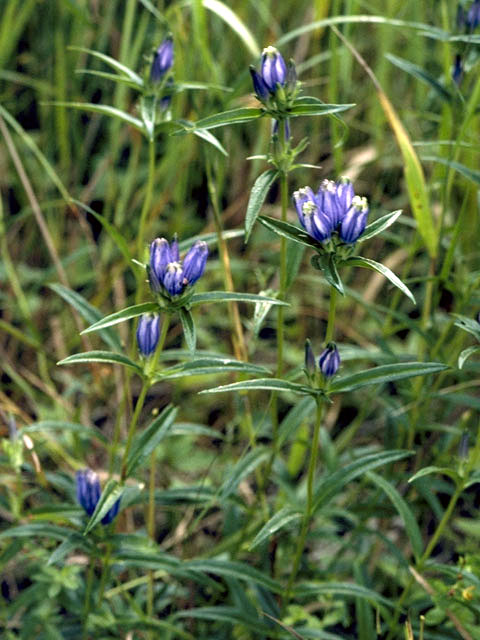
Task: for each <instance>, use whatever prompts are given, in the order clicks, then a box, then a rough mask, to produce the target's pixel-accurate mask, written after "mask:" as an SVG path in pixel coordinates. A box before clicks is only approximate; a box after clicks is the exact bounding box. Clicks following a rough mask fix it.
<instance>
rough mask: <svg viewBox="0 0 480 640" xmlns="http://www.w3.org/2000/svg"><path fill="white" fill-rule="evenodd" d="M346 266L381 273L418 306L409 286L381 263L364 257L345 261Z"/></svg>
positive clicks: (353, 257)
mask: <svg viewBox="0 0 480 640" xmlns="http://www.w3.org/2000/svg"><path fill="white" fill-rule="evenodd" d="M345 264H348V265H350V266H352V267H364V268H365V269H371V270H372V271H376V272H377V273H381V274H382V276H384V277H385V278H387V280H390V282H391V283H392V284H393V285H395V286H396V287H397V288H398V289H400V291H401V292H402V293H403V294H405V295H406V296H407V298H410V300H411V301H412V302H413V304H416V302H415V298H414V297H413V293H412V292H411V291H410V289H409V288H408V287H407V285H405V284H403V282H402V281H401V280H400V278H399V277H398V276H396V275H395V274H394V273H393V271H391V270H390V269H389V268H388V267H386V266H385V265H383V264H381V263H380V262H375V260H370V258H363V257H362V256H352V257H350V258H347V260H345Z"/></svg>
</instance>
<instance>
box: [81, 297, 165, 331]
mask: <svg viewBox="0 0 480 640" xmlns="http://www.w3.org/2000/svg"><path fill="white" fill-rule="evenodd" d="M153 311H159V307H158V304H157V303H156V302H142V304H134V305H133V306H132V307H127V308H126V309H122V310H121V311H116V312H115V313H111V314H110V315H108V316H105V317H104V318H102V319H101V320H99V321H98V322H95V323H94V324H92V325H90V326H89V327H87V328H86V329H84V330H83V331H82V332H81V333H82V334H83V333H91V332H92V331H99V330H100V329H105V327H111V326H113V325H114V324H119V323H120V322H125V320H130V319H131V318H137V317H138V316H141V315H142V314H143V313H151V312H153Z"/></svg>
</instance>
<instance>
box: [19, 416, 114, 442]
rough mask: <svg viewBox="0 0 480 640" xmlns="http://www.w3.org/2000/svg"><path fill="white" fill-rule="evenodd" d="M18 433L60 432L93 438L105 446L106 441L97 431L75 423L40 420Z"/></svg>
mask: <svg viewBox="0 0 480 640" xmlns="http://www.w3.org/2000/svg"><path fill="white" fill-rule="evenodd" d="M19 431H20V433H42V432H44V431H62V432H68V431H70V432H72V433H75V434H78V435H79V436H80V437H81V438H95V439H96V440H98V441H100V442H101V443H102V444H107V443H108V440H107V438H106V437H105V436H104V435H103V433H102V432H101V431H99V430H98V429H94V428H92V427H87V426H85V425H83V424H76V423H75V422H65V421H64V420H40V421H39V422H32V424H29V425H27V426H26V427H22V428H21V429H20V430H19Z"/></svg>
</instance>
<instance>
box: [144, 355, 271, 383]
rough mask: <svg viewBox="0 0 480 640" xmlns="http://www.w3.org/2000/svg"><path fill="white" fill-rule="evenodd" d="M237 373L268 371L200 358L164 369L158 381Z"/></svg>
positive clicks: (225, 360)
mask: <svg viewBox="0 0 480 640" xmlns="http://www.w3.org/2000/svg"><path fill="white" fill-rule="evenodd" d="M232 371H235V372H236V371H238V372H240V373H245V374H251V375H253V374H261V373H263V374H268V373H270V371H269V370H268V369H267V368H266V367H262V366H259V365H254V364H250V363H249V362H242V361H240V360H230V359H228V358H224V359H223V360H219V359H215V360H211V359H209V358H200V359H198V360H195V361H193V362H186V363H184V364H182V365H176V366H174V367H170V368H169V369H164V370H163V371H162V372H161V373H160V374H159V375H158V376H157V379H158V380H174V379H175V378H185V377H189V376H198V375H211V374H216V373H229V372H232Z"/></svg>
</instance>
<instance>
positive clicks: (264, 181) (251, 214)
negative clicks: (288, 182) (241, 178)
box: [245, 169, 278, 242]
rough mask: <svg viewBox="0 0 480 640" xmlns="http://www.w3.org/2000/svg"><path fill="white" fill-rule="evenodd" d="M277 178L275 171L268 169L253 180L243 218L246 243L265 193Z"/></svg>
mask: <svg viewBox="0 0 480 640" xmlns="http://www.w3.org/2000/svg"><path fill="white" fill-rule="evenodd" d="M277 176H278V171H277V170H276V169H268V171H265V172H264V173H262V174H260V175H259V176H258V178H257V179H256V180H255V183H254V185H253V187H252V190H251V191H250V198H249V200H248V205H247V213H246V216H245V242H248V238H249V237H250V233H251V231H252V229H253V225H254V224H255V221H256V219H257V218H258V214H259V213H260V209H261V208H262V206H263V203H264V202H265V198H266V197H267V193H268V191H269V189H270V187H271V186H272V184H273V183H274V181H275V179H276V178H277Z"/></svg>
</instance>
